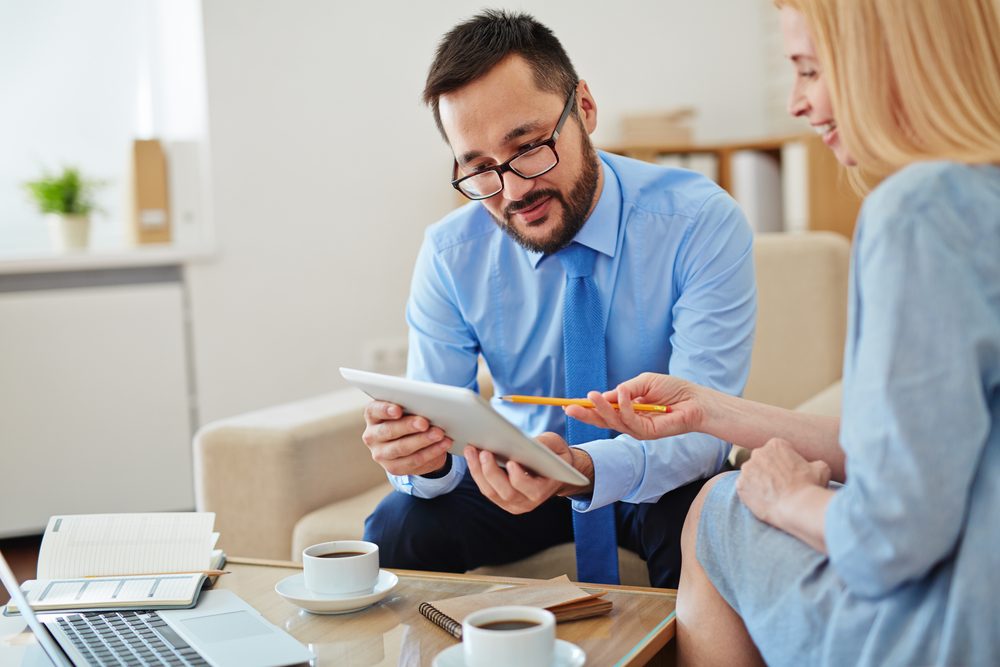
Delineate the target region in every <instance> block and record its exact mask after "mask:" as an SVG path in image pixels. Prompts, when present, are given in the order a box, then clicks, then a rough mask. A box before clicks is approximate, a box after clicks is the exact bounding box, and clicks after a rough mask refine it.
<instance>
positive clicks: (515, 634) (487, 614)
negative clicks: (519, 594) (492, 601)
mask: <svg viewBox="0 0 1000 667" xmlns="http://www.w3.org/2000/svg"><path fill="white" fill-rule="evenodd" d="M505 624H506V627H507V628H508V629H503V628H504V627H505ZM510 624H514V625H515V626H520V627H515V628H513V629H511V628H510ZM525 625H527V627H524V626H525ZM555 646H556V617H555V616H553V615H552V612H550V611H548V610H546V609H540V608H538V607H513V606H511V607H490V608H489V609H480V610H479V611H476V612H473V613H471V614H469V615H468V616H466V617H465V621H464V622H463V623H462V653H463V655H464V657H465V664H466V665H467V667H510V666H511V665H516V667H552V662H553V658H554V656H555Z"/></svg>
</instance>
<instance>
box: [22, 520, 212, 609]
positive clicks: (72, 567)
mask: <svg viewBox="0 0 1000 667" xmlns="http://www.w3.org/2000/svg"><path fill="white" fill-rule="evenodd" d="M214 523H215V515H214V514H213V513H209V512H163V513H153V514H78V515H61V516H53V517H52V518H50V519H49V523H48V526H47V527H46V529H45V535H44V537H43V538H42V546H41V550H40V552H39V556H38V578H37V580H34V581H28V582H25V584H24V587H23V588H25V589H26V591H25V592H26V593H27V597H28V602H29V603H30V604H31V606H32V608H33V609H35V610H36V611H54V610H69V609H73V610H83V609H170V608H185V607H193V606H194V605H195V603H196V602H197V600H198V594H199V593H200V591H201V588H202V586H203V584H204V583H205V580H206V577H207V572H210V571H211V570H212V569H213V568H217V567H221V565H222V564H223V562H224V560H225V556H224V555H223V554H222V552H221V551H218V550H216V549H215V548H214V547H215V543H216V542H217V541H218V538H219V534H218V533H214V532H213V531H212V525H213V524H214ZM7 611H8V612H13V611H16V608H10V606H8V609H7Z"/></svg>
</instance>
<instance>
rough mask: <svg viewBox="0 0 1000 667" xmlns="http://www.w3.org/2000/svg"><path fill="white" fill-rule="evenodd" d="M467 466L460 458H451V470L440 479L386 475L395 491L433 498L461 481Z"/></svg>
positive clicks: (417, 496) (415, 496) (451, 488)
mask: <svg viewBox="0 0 1000 667" xmlns="http://www.w3.org/2000/svg"><path fill="white" fill-rule="evenodd" d="M467 468H468V464H467V463H466V462H465V458H463V457H461V456H452V457H451V470H449V471H448V473H447V474H446V475H444V476H442V477H436V478H429V477H421V476H420V475H388V477H389V481H390V482H391V483H392V485H393V486H394V487H395V488H396V490H397V491H399V492H401V493H405V494H407V495H411V496H413V497H414V498H435V497H437V496H441V495H444V494H446V493H450V492H451V491H453V490H454V489H455V487H456V486H458V483H459V482H461V481H462V477H464V476H465V471H466V469H467Z"/></svg>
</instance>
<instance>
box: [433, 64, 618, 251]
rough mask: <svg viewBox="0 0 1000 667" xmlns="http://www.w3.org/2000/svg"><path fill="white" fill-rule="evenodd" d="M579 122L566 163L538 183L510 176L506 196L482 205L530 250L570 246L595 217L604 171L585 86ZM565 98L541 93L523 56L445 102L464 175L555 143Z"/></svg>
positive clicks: (573, 121) (565, 147)
mask: <svg viewBox="0 0 1000 667" xmlns="http://www.w3.org/2000/svg"><path fill="white" fill-rule="evenodd" d="M577 101H578V109H579V114H580V116H579V118H578V117H577V115H576V114H573V115H571V116H570V118H569V119H568V121H567V122H566V124H565V125H564V126H563V129H562V133H561V134H560V135H559V139H558V141H557V142H556V152H557V153H558V154H559V164H558V165H556V167H555V168H554V169H552V170H551V171H549V172H547V173H545V174H543V175H541V176H539V177H538V178H534V179H525V178H521V177H520V176H518V175H517V174H514V173H511V172H508V173H506V174H504V175H503V180H504V188H503V190H502V191H501V192H500V193H498V194H496V195H494V196H493V197H490V198H489V199H484V200H482V203H483V205H484V206H485V207H486V210H487V211H489V213H490V215H492V216H493V218H494V219H495V220H496V221H497V223H498V224H499V225H500V226H501V227H503V229H504V230H505V231H506V232H507V233H508V234H510V235H511V237H512V238H513V239H514V240H515V241H517V242H518V243H520V244H521V245H522V246H524V247H525V248H527V249H529V250H534V251H538V252H546V253H551V252H555V251H557V250H559V249H560V248H562V247H564V246H566V245H567V244H569V242H570V241H572V240H573V237H574V236H576V233H577V232H578V231H580V228H581V227H583V224H584V223H585V222H586V220H587V217H588V216H589V215H590V212H591V211H592V210H593V208H594V205H595V204H596V200H597V196H596V195H597V193H598V192H600V185H601V178H602V174H601V170H600V168H599V163H598V159H597V154H596V153H595V151H594V149H593V146H591V144H590V137H589V136H588V135H589V133H590V132H593V130H594V128H595V127H596V124H597V110H596V106H595V105H594V101H593V98H591V97H590V92H589V91H588V90H587V86H586V84H584V83H581V84H580V85H579V87H578V92H577ZM565 102H566V97H565V96H564V95H562V94H559V93H554V92H547V91H542V90H540V89H539V88H538V87H537V86H536V85H535V80H534V76H533V75H532V72H531V67H530V66H529V65H528V63H527V62H525V60H524V59H522V58H521V57H520V56H510V57H508V58H506V59H505V60H503V61H501V62H500V63H499V64H498V65H497V66H496V67H494V68H493V69H492V70H490V71H489V72H488V73H487V74H486V75H485V76H483V77H482V78H480V79H478V80H476V81H474V82H472V83H470V84H468V85H467V86H465V87H463V88H460V89H459V90H456V91H454V92H451V93H448V94H446V95H442V96H441V98H440V100H439V101H438V110H439V112H440V114H441V124H442V126H443V127H444V130H445V134H446V135H447V136H448V142H449V143H450V144H451V148H452V150H453V151H454V153H455V158H456V160H457V161H458V174H459V176H463V175H466V174H471V173H473V172H475V171H477V170H479V169H482V168H484V167H492V166H496V165H498V164H501V163H503V162H505V161H506V160H508V159H510V157H511V156H513V155H514V154H516V153H517V152H518V151H521V150H523V149H524V148H526V147H528V146H531V145H533V144H537V143H540V142H543V141H545V140H546V139H548V138H549V137H550V136H551V134H552V130H553V129H555V126H556V122H557V121H558V120H559V114H560V113H561V112H562V109H563V105H564V104H565Z"/></svg>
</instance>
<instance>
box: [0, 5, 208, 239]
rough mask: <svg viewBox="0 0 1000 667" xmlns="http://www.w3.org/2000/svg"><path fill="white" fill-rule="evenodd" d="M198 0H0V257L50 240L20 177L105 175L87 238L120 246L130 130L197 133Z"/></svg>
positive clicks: (194, 137)
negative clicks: (73, 172) (66, 171)
mask: <svg viewBox="0 0 1000 667" xmlns="http://www.w3.org/2000/svg"><path fill="white" fill-rule="evenodd" d="M200 28H201V16H200V2H199V0H88V1H87V2H85V3H83V2H78V1H76V0H32V1H31V2H12V1H9V0H8V1H6V2H0V91H3V100H4V101H3V103H2V104H0V147H2V150H0V256H2V255H17V254H41V253H45V252H48V251H50V250H51V246H50V241H49V239H48V236H47V231H46V227H45V225H44V224H43V219H42V214H41V213H39V212H38V210H37V209H36V207H35V205H34V202H33V201H31V200H30V199H29V197H28V196H27V194H26V192H25V191H24V188H23V187H22V184H23V183H24V182H25V181H27V180H34V179H37V178H39V177H40V176H41V175H42V172H43V171H59V170H60V168H61V167H62V166H63V165H72V166H76V167H78V168H79V169H80V170H81V172H82V173H83V175H84V176H85V177H87V178H89V179H92V180H98V181H101V182H103V185H102V187H100V188H99V189H98V190H97V192H96V200H97V204H98V206H99V209H100V210H99V211H98V212H97V215H96V216H95V224H94V225H93V228H92V229H93V239H92V241H91V248H94V249H108V248H120V247H122V246H123V245H126V238H127V236H128V235H127V230H128V226H129V218H130V215H131V213H130V209H129V207H128V206H127V205H126V202H127V197H128V194H129V193H128V189H129V186H130V183H131V166H130V159H131V150H132V141H133V139H136V138H148V137H153V136H155V137H158V138H160V139H163V140H166V141H178V140H183V141H203V140H204V138H205V137H204V134H205V115H206V111H205V93H204V76H203V73H204V63H203V56H202V48H201V47H202V35H201V31H200Z"/></svg>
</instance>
